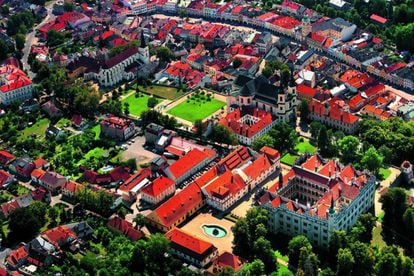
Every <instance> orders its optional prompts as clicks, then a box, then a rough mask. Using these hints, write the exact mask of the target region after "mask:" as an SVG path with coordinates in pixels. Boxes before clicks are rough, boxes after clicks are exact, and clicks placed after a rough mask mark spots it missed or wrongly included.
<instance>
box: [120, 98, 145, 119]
mask: <svg viewBox="0 0 414 276" xmlns="http://www.w3.org/2000/svg"><path fill="white" fill-rule="evenodd" d="M149 98H150V96H148V95H146V94H144V93H140V95H139V97H138V98H136V97H135V93H134V94H131V95H129V96H128V97H126V98H125V99H123V100H122V101H121V102H122V108H124V103H129V113H130V114H131V115H134V116H137V117H139V116H141V113H142V112H144V111H147V110H148V106H147V103H148V99H149Z"/></svg>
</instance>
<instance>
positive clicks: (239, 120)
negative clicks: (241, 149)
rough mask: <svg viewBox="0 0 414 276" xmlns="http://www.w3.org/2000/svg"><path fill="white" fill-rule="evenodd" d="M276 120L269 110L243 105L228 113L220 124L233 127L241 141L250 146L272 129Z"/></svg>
mask: <svg viewBox="0 0 414 276" xmlns="http://www.w3.org/2000/svg"><path fill="white" fill-rule="evenodd" d="M276 122H277V120H276V118H274V117H273V115H272V114H271V113H269V112H266V111H264V110H261V109H258V108H251V107H248V106H242V108H241V109H240V108H238V109H235V110H234V111H232V112H230V113H228V114H227V115H226V117H224V118H222V119H221V120H220V121H219V124H221V125H223V126H225V127H227V128H229V129H231V130H232V131H233V133H234V134H235V135H236V137H237V139H238V140H239V142H240V143H242V144H245V145H248V146H250V145H252V144H253V142H254V140H256V139H257V138H258V137H260V136H262V135H264V134H265V133H267V132H268V131H269V130H271V129H272V128H273V126H274V125H275V124H276Z"/></svg>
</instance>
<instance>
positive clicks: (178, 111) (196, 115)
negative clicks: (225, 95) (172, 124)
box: [168, 99, 226, 123]
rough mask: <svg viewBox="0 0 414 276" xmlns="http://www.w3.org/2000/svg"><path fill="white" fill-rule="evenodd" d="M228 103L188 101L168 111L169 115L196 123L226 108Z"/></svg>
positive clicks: (213, 100) (214, 100)
mask: <svg viewBox="0 0 414 276" xmlns="http://www.w3.org/2000/svg"><path fill="white" fill-rule="evenodd" d="M225 105H226V103H225V102H222V101H219V100H216V99H211V100H210V101H196V100H186V101H184V102H182V103H180V104H179V105H177V106H175V107H173V108H172V109H170V110H169V111H168V114H171V115H173V116H176V117H179V118H181V119H184V120H187V121H189V122H192V123H194V122H195V121H197V120H203V119H205V118H207V117H208V116H210V115H211V114H213V113H214V112H216V111H217V110H219V109H220V108H222V107H223V106H225Z"/></svg>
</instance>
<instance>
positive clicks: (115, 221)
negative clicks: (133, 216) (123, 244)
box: [107, 216, 144, 241]
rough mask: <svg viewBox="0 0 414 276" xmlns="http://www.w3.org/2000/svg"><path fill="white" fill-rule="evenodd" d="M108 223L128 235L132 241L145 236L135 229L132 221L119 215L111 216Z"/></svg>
mask: <svg viewBox="0 0 414 276" xmlns="http://www.w3.org/2000/svg"><path fill="white" fill-rule="evenodd" d="M107 225H108V227H109V228H111V229H113V230H115V231H117V232H120V233H122V234H123V235H125V236H127V237H128V238H129V239H130V240H131V241H136V240H139V239H141V238H142V237H143V236H144V234H143V233H142V232H141V231H139V230H137V229H135V228H134V226H132V223H130V222H128V221H126V220H124V219H122V218H120V217H118V216H114V217H112V218H110V219H109V220H108V223H107Z"/></svg>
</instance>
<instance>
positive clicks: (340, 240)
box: [329, 230, 347, 264]
mask: <svg viewBox="0 0 414 276" xmlns="http://www.w3.org/2000/svg"><path fill="white" fill-rule="evenodd" d="M346 246H347V236H346V232H345V231H338V230H337V231H334V232H333V233H332V236H331V239H330V241H329V256H330V257H331V258H330V261H331V263H332V264H334V263H335V261H336V259H335V258H336V256H337V255H338V251H339V249H341V248H345V247H346Z"/></svg>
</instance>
